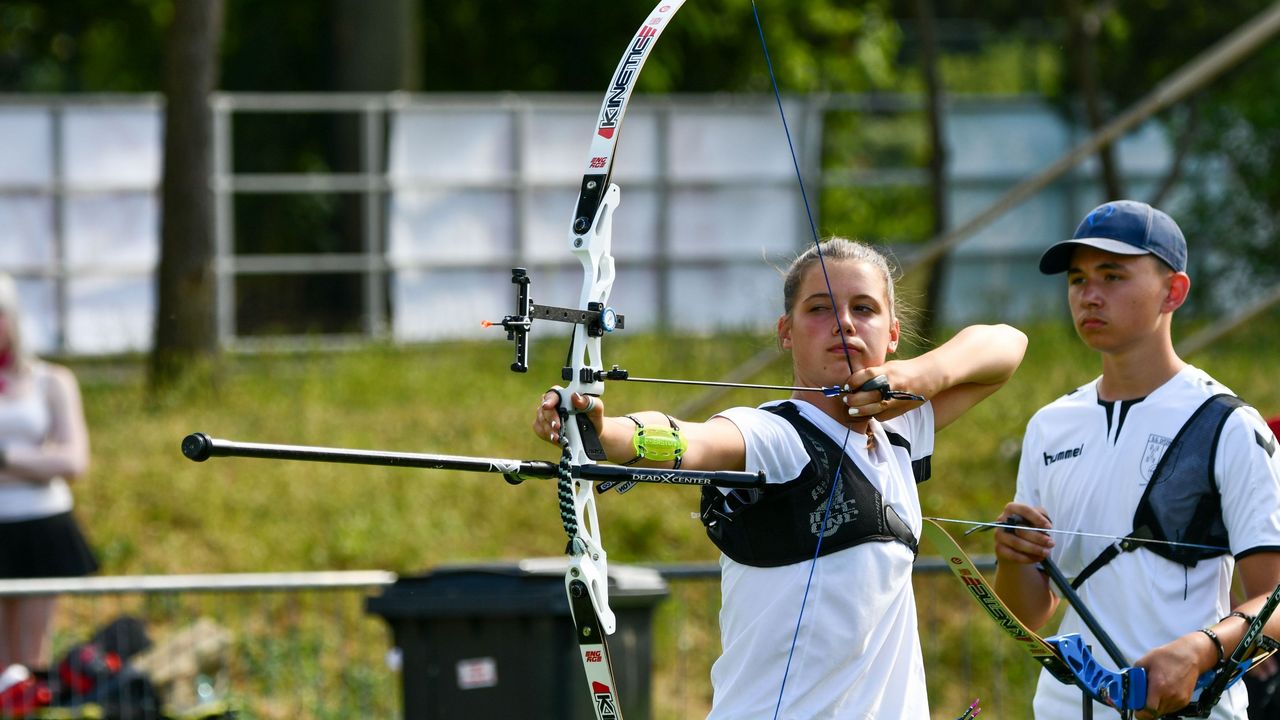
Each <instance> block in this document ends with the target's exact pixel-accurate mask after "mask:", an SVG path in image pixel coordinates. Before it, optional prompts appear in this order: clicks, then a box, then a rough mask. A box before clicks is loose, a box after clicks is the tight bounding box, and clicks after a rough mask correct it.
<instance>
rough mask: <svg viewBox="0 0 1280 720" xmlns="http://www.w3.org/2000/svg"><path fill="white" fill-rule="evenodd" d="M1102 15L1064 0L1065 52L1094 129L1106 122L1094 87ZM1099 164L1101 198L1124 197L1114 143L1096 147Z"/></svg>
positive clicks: (1079, 3)
mask: <svg viewBox="0 0 1280 720" xmlns="http://www.w3.org/2000/svg"><path fill="white" fill-rule="evenodd" d="M1101 24H1102V19H1101V18H1100V17H1099V16H1098V11H1097V10H1096V9H1088V10H1086V9H1085V8H1084V7H1083V6H1082V5H1081V2H1080V0H1067V53H1068V55H1069V57H1070V67H1071V72H1072V74H1073V75H1075V79H1076V88H1077V89H1078V90H1079V92H1080V97H1081V98H1082V99H1083V100H1084V111H1085V116H1086V118H1087V119H1088V121H1089V128H1090V129H1091V130H1092V131H1093V132H1097V131H1098V130H1099V129H1100V128H1101V127H1102V126H1103V125H1104V124H1106V122H1107V118H1106V117H1105V115H1104V113H1103V110H1102V98H1101V92H1102V91H1101V90H1100V89H1099V87H1098V67H1097V51H1096V50H1097V48H1096V46H1097V41H1098V30H1099V28H1100V27H1101ZM1098 162H1099V163H1100V164H1101V166H1102V178H1101V179H1102V187H1103V191H1104V193H1105V194H1106V197H1105V198H1104V199H1105V200H1119V199H1121V198H1124V197H1125V188H1124V180H1123V178H1121V177H1120V167H1119V164H1118V163H1117V161H1116V150H1115V145H1114V144H1112V145H1107V146H1106V147H1104V148H1102V149H1101V150H1099V151H1098Z"/></svg>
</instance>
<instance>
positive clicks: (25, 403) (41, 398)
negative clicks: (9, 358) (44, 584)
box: [0, 362, 73, 522]
mask: <svg viewBox="0 0 1280 720" xmlns="http://www.w3.org/2000/svg"><path fill="white" fill-rule="evenodd" d="M31 373H32V376H31V378H30V379H29V381H28V380H24V381H23V382H22V383H21V384H20V387H18V388H15V389H14V390H13V391H12V394H11V395H9V396H8V397H5V398H3V399H0V447H39V446H41V445H43V444H44V442H45V439H46V438H47V437H48V435H49V429H50V426H51V425H52V423H53V417H52V415H51V414H50V410H49V393H48V386H49V384H50V383H52V382H55V380H54V378H52V377H51V376H50V370H49V366H48V365H46V364H45V363H43V362H35V363H32V369H31ZM72 505H73V500H72V496H71V488H70V487H68V486H67V483H66V481H65V480H63V479H62V478H54V479H52V480H50V481H49V482H47V483H33V482H30V481H28V480H25V479H23V478H18V477H12V476H5V475H4V473H3V471H0V522H18V521H21V520H34V519H36V518H43V517H50V516H53V515H60V514H62V513H65V512H70V511H71V507H72Z"/></svg>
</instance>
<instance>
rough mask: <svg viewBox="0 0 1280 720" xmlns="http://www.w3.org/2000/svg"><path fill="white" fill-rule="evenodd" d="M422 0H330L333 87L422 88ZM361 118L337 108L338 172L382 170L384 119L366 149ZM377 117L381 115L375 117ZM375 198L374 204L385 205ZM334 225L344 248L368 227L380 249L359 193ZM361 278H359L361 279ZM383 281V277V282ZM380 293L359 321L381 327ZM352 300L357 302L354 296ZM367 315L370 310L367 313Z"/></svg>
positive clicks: (379, 224) (354, 246) (357, 247)
mask: <svg viewBox="0 0 1280 720" xmlns="http://www.w3.org/2000/svg"><path fill="white" fill-rule="evenodd" d="M424 5H425V3H423V2H421V0H383V1H382V2H379V3H378V5H377V11H376V12H375V11H373V10H372V9H371V8H370V6H369V4H368V3H367V2H366V1H365V0H331V3H330V7H331V8H332V17H333V73H334V77H333V87H334V90H336V91H338V92H357V93H368V92H390V91H393V90H405V91H416V90H421V89H422V73H423V64H424V61H423V50H422V12H423V7H424ZM363 119H364V118H362V117H361V116H360V115H358V114H355V113H340V114H338V115H336V116H335V117H334V120H333V126H332V127H333V148H334V152H335V155H336V158H335V160H336V162H337V164H338V168H337V169H338V170H339V171H340V172H351V173H355V172H363V171H366V170H367V171H373V172H385V171H386V169H387V157H386V148H387V147H388V143H387V141H388V139H389V138H388V132H389V130H390V127H389V124H384V125H383V126H381V127H380V128H377V130H380V133H379V137H380V138H381V142H380V143H379V144H378V146H377V147H373V148H371V151H372V152H370V153H369V155H368V156H366V154H365V149H366V148H365V134H364V130H365V126H364V125H363V124H362V121H363ZM376 122H381V118H379V119H378V120H376ZM385 206H386V204H385V203H379V204H378V207H379V208H381V207H385ZM340 207H341V211H340V217H339V219H338V226H339V228H340V232H341V233H342V236H343V241H342V246H343V247H344V248H347V249H348V251H354V252H361V251H363V250H364V249H365V243H363V242H361V240H362V238H363V237H364V235H365V234H366V233H368V232H370V231H373V232H375V233H376V234H377V235H379V236H380V237H373V238H372V242H371V246H372V248H373V249H374V250H384V249H385V246H384V244H385V239H384V238H385V237H386V231H385V220H384V219H383V218H382V217H381V213H380V211H379V210H377V209H374V210H372V212H373V213H374V214H375V218H373V220H374V221H375V222H373V223H370V222H369V221H370V218H368V217H367V214H368V213H369V212H371V210H370V208H369V207H368V206H366V205H365V203H364V199H363V198H362V197H360V196H358V195H354V194H347V195H343V196H342V198H341V201H340ZM363 280H364V278H361V281H363ZM356 287H359V289H360V292H359V293H358V296H357V297H358V298H363V297H367V296H368V292H367V291H368V288H363V287H360V286H359V284H357V286H356ZM382 287H383V288H385V287H386V283H385V282H383V283H382ZM376 294H378V295H381V297H379V298H376V299H375V300H374V302H379V303H381V304H382V308H381V312H377V311H376V309H375V308H364V310H365V313H366V315H365V316H362V317H361V318H359V320H360V324H361V325H362V326H363V327H364V328H365V329H366V330H367V331H371V332H373V333H375V334H376V333H380V332H384V331H385V330H386V328H385V320H383V321H381V322H374V321H373V319H374V318H385V317H386V315H387V313H388V312H389V307H388V304H389V302H390V301H389V299H388V298H387V297H386V293H385V290H384V291H382V292H381V293H376ZM351 304H355V305H356V306H357V307H359V306H362V301H361V300H359V299H356V300H353V301H352V303H351ZM368 315H372V318H371V317H369V316H368Z"/></svg>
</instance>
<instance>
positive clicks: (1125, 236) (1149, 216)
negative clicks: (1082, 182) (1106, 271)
mask: <svg viewBox="0 0 1280 720" xmlns="http://www.w3.org/2000/svg"><path fill="white" fill-rule="evenodd" d="M1079 245H1088V246H1089V247H1095V248H1098V249H1099V250H1105V251H1106V252H1110V253H1116V254H1117V255H1146V254H1151V255H1155V256H1156V257H1158V258H1160V259H1161V260H1163V261H1164V262H1165V264H1166V265H1168V266H1169V267H1171V268H1173V269H1174V270H1176V271H1178V272H1186V269H1187V240H1186V238H1184V237H1183V236H1182V230H1181V229H1180V228H1179V227H1178V223H1176V222H1174V221H1173V218H1171V217H1169V216H1168V215H1166V214H1165V213H1163V212H1161V211H1159V210H1157V209H1155V208H1153V207H1151V206H1150V205H1148V204H1146V203H1144V202H1138V201H1136V200H1114V201H1112V202H1109V203H1105V204H1103V205H1099V206H1098V207H1096V208H1094V209H1093V211H1092V212H1090V213H1089V214H1088V215H1087V216H1085V219H1084V220H1082V221H1081V222H1080V226H1079V227H1077V228H1076V232H1075V234H1074V235H1072V236H1071V239H1070V240H1063V241H1062V242H1060V243H1054V244H1053V245H1050V246H1049V249H1048V250H1045V251H1044V254H1043V255H1041V256H1040V272H1042V273H1044V274H1045V275H1055V274H1057V273H1060V272H1066V271H1067V269H1068V268H1069V267H1070V266H1071V254H1072V253H1073V252H1075V249H1076V247H1077V246H1079Z"/></svg>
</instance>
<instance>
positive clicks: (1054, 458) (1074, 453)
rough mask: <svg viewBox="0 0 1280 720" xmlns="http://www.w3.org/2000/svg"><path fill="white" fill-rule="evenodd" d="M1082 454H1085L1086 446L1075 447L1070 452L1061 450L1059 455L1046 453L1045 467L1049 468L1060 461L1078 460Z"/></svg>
mask: <svg viewBox="0 0 1280 720" xmlns="http://www.w3.org/2000/svg"><path fill="white" fill-rule="evenodd" d="M1082 452H1084V445H1080V446H1079V447H1073V448H1071V449H1070V450H1059V451H1058V452H1057V453H1055V454H1053V455H1050V454H1049V453H1045V454H1044V464H1045V467H1048V466H1050V465H1052V464H1054V463H1056V462H1058V461H1059V460H1070V459H1071V458H1078V457H1080V453H1082Z"/></svg>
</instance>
